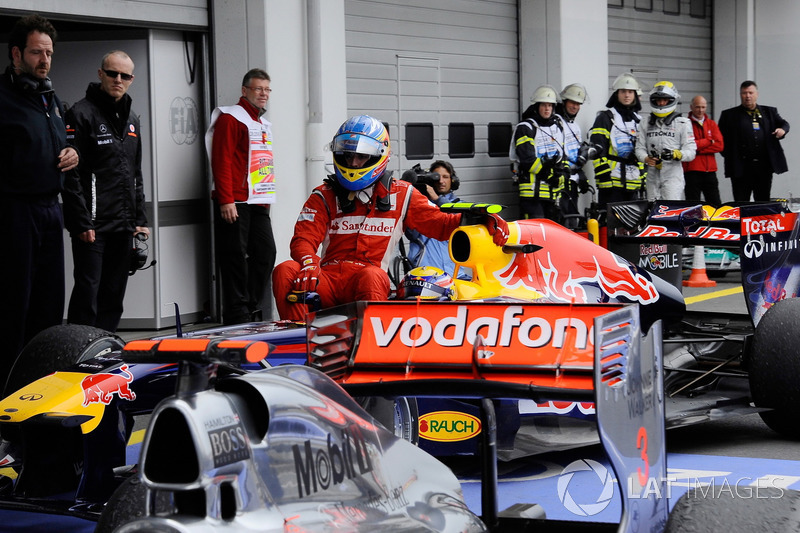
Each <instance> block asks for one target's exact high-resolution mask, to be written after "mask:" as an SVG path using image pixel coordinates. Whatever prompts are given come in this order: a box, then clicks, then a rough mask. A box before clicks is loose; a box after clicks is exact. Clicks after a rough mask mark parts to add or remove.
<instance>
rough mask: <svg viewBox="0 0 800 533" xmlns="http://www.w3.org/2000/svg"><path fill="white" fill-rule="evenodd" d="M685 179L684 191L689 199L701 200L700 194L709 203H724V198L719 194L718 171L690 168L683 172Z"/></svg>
mask: <svg viewBox="0 0 800 533" xmlns="http://www.w3.org/2000/svg"><path fill="white" fill-rule="evenodd" d="M683 179H684V181H685V182H686V186H685V188H684V191H685V193H686V199H687V200H689V201H692V202H699V201H700V196H701V195H702V197H703V199H704V200H705V202H706V203H707V204H711V205H714V206H719V205H721V204H722V200H721V199H720V196H719V183H718V182H717V173H716V172H701V171H699V170H690V171H687V172H684V173H683Z"/></svg>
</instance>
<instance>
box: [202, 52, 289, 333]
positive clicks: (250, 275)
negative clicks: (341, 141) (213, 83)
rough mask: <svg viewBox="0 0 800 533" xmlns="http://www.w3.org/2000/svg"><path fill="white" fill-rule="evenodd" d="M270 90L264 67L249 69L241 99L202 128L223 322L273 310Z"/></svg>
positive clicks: (263, 315) (265, 314)
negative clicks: (209, 173) (208, 163)
mask: <svg viewBox="0 0 800 533" xmlns="http://www.w3.org/2000/svg"><path fill="white" fill-rule="evenodd" d="M271 92H272V89H271V88H270V78H269V75H268V74H267V73H266V72H265V71H263V70H261V69H257V68H256V69H252V70H250V71H248V72H247V74H245V75H244V78H243V79H242V96H241V98H239V102H238V103H237V104H236V105H232V106H225V107H218V108H217V109H215V110H214V112H213V113H212V114H211V126H210V127H209V129H208V132H207V133H206V150H207V152H208V155H209V158H210V159H211V171H212V173H213V175H214V190H213V191H212V193H211V196H212V198H213V199H214V204H215V205H214V232H215V236H216V253H217V263H218V264H219V270H220V279H221V283H222V322H224V323H225V324H238V323H242V322H248V321H250V320H251V319H259V318H261V319H264V320H269V319H270V318H271V316H272V290H271V287H270V276H271V274H272V268H273V267H274V266H275V253H276V251H275V238H274V236H273V234H272V222H271V220H270V217H269V207H270V204H272V203H274V202H275V174H274V172H273V166H272V129H271V126H272V125H271V124H270V122H269V121H268V120H267V119H266V117H265V116H264V113H265V112H266V110H267V109H266V108H267V102H268V101H269V97H270V93H271Z"/></svg>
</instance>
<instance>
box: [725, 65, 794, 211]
mask: <svg viewBox="0 0 800 533" xmlns="http://www.w3.org/2000/svg"><path fill="white" fill-rule="evenodd" d="M739 97H740V98H741V100H742V104H741V105H739V106H736V107H732V108H730V109H726V110H725V111H723V112H722V114H721V115H720V117H719V129H720V131H721V132H722V139H723V141H724V143H725V147H724V148H723V150H722V157H724V158H725V177H727V178H730V179H731V187H732V189H733V199H734V200H735V201H737V202H739V201H741V202H748V201H750V194H751V193H752V195H753V199H754V200H756V201H760V200H769V198H770V190H771V188H772V174H773V173H775V174H783V173H784V172H786V171H787V170H788V168H787V165H786V156H785V155H784V154H783V148H782V147H781V144H780V143H779V142H778V141H780V140H781V139H783V138H784V137H785V136H786V134H787V133H789V123H788V122H786V121H785V120H784V119H783V117H781V116H780V114H779V113H778V110H777V109H776V108H774V107H769V106H765V105H758V103H757V102H758V86H757V85H756V82H754V81H751V80H747V81H744V82H742V84H741V86H740V87H739Z"/></svg>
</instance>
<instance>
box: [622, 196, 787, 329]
mask: <svg viewBox="0 0 800 533" xmlns="http://www.w3.org/2000/svg"><path fill="white" fill-rule="evenodd" d="M798 207H799V206H798V205H797V204H796V203H795V202H793V201H790V200H778V201H774V202H761V203H740V204H732V205H725V206H722V207H718V208H715V207H712V206H708V205H702V204H693V203H691V202H681V201H663V200H659V201H655V202H652V203H647V202H630V203H618V204H610V205H609V216H608V227H609V234H608V239H609V241H612V240H613V241H617V242H633V243H642V244H644V243H651V244H671V243H674V244H681V245H684V246H691V245H700V246H706V247H711V248H731V249H734V250H735V251H736V252H737V253H738V254H739V259H740V263H741V270H742V287H743V289H744V295H745V302H746V304H747V308H748V312H749V314H750V317H751V318H752V319H753V322H754V323H755V324H758V322H759V320H760V319H761V317H762V316H764V313H766V311H767V309H769V308H770V307H771V306H772V305H774V304H775V303H776V302H778V301H780V300H783V299H786V298H796V297H797V296H798V294H799V293H800V217H798V212H797V210H798Z"/></svg>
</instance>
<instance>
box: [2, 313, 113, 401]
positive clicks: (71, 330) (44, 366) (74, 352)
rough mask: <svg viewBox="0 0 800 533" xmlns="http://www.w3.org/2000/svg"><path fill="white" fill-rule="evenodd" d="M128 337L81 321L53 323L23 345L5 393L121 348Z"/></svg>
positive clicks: (4, 394)
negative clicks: (54, 324) (55, 324)
mask: <svg viewBox="0 0 800 533" xmlns="http://www.w3.org/2000/svg"><path fill="white" fill-rule="evenodd" d="M124 345H125V341H123V340H122V339H121V338H119V337H117V336H116V335H114V334H112V333H109V332H107V331H105V330H102V329H99V328H95V327H92V326H83V325H79V324H66V325H58V326H52V327H49V328H47V329H45V330H43V331H41V332H40V333H38V334H37V335H36V336H35V337H34V338H32V339H31V341H30V342H29V343H28V344H27V345H26V346H25V348H23V349H22V352H20V354H19V356H18V357H17V360H16V362H15V363H14V366H13V367H12V368H11V373H10V374H9V376H8V381H6V384H5V389H4V391H3V397H4V398H5V397H6V396H8V395H9V394H11V393H13V392H15V391H17V390H19V389H21V388H22V387H24V386H25V385H27V384H28V383H31V382H33V381H36V380H37V379H39V378H41V377H44V376H46V375H48V374H52V373H53V372H55V371H57V370H63V369H65V368H68V367H69V366H71V365H73V364H75V363H79V362H81V361H86V360H88V359H92V358H94V357H97V356H98V355H102V354H104V353H108V352H111V351H113V350H119V349H121V348H122V347H123V346H124Z"/></svg>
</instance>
